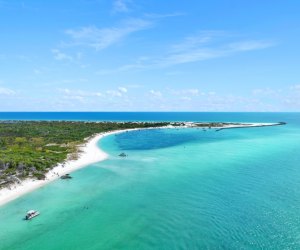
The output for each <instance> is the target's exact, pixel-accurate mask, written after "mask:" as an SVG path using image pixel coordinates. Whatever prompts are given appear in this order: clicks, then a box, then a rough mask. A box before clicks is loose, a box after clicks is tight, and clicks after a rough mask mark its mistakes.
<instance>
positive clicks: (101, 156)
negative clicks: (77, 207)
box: [0, 129, 134, 206]
mask: <svg viewBox="0 0 300 250" xmlns="http://www.w3.org/2000/svg"><path fill="white" fill-rule="evenodd" d="M129 130H132V129H127V130H116V131H111V132H105V133H100V134H96V135H95V136H93V137H92V138H90V139H89V140H88V141H87V142H86V143H85V144H83V145H80V146H79V149H80V153H79V158H78V159H77V160H66V161H65V162H64V163H59V164H57V166H56V167H54V168H53V169H51V170H50V171H49V172H48V173H47V174H46V179H45V180H35V179H26V180H24V181H22V182H21V183H20V184H15V186H14V187H13V188H11V189H9V188H3V189H0V206H3V205H5V204H6V203H8V202H10V201H13V200H15V199H17V198H19V197H21V196H23V195H25V194H27V193H30V192H32V191H34V190H36V189H38V188H40V187H42V186H45V185H47V184H48V183H50V182H52V181H54V180H57V179H59V178H60V177H61V176H62V175H65V174H69V173H71V172H74V171H76V170H78V169H81V168H83V167H86V166H87V165H90V164H92V163H96V162H100V161H104V160H106V159H107V158H108V154H106V153H105V152H104V151H103V150H102V149H101V148H99V147H98V146H97V143H98V141H99V140H101V139H102V138H103V137H105V136H109V135H112V134H117V133H122V132H126V131H129ZM133 130H134V129H133Z"/></svg>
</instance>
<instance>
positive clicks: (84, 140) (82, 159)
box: [0, 121, 285, 205]
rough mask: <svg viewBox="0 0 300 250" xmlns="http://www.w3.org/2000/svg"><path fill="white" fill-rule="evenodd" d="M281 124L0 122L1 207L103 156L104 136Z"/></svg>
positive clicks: (104, 155)
mask: <svg viewBox="0 0 300 250" xmlns="http://www.w3.org/2000/svg"><path fill="white" fill-rule="evenodd" d="M283 124H285V123H283V122H280V123H224V122H80V121H1V122H0V205H2V204H4V203H6V202H8V201H10V200H13V199H15V198H17V197H19V196H21V195H23V194H24V193H27V192H30V191H32V190H34V189H36V188H38V187H40V186H43V185H45V184H46V183H49V182H50V181H53V180H55V179H57V178H59V177H60V176H62V175H64V174H68V173H70V172H72V171H74V170H77V169H79V168H81V167H84V166H86V165H89V164H91V163H94V162H99V161H101V160H104V159H106V158H107V154H106V153H105V152H103V151H102V150H101V149H99V147H97V142H98V141H99V140H100V139H101V138H102V137H103V136H105V135H109V134H113V133H120V132H124V131H126V130H136V129H154V128H190V127H196V128H204V129H205V128H207V129H215V131H219V130H221V129H229V128H245V127H261V126H275V125H283Z"/></svg>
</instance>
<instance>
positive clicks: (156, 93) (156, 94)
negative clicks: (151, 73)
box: [150, 89, 162, 97]
mask: <svg viewBox="0 0 300 250" xmlns="http://www.w3.org/2000/svg"><path fill="white" fill-rule="evenodd" d="M150 94H151V95H152V96H154V97H162V93H161V92H160V91H155V90H153V89H151V90H150Z"/></svg>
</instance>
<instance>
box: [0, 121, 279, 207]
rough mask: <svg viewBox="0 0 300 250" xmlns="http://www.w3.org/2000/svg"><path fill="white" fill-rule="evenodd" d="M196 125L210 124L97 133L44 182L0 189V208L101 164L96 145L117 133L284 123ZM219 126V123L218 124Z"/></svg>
mask: <svg viewBox="0 0 300 250" xmlns="http://www.w3.org/2000/svg"><path fill="white" fill-rule="evenodd" d="M197 124H198V125H199V124H200V125H201V124H211V123H184V125H182V126H179V127H178V126H172V125H168V126H166V127H154V128H134V129H124V130H116V131H110V132H104V133H99V134H96V135H95V136H93V137H92V138H90V139H89V140H88V141H87V142H86V143H85V144H84V145H81V146H79V148H80V150H81V153H80V155H79V158H78V159H77V160H67V161H66V162H64V163H59V164H58V165H57V166H56V167H54V168H53V169H51V170H50V171H49V172H48V173H47V174H46V179H45V180H36V179H26V180H23V181H22V182H21V183H20V184H14V187H12V188H3V189H0V206H3V205H4V204H6V203H8V202H10V201H13V200H15V199H17V198H19V197H21V196H23V195H25V194H27V193H30V192H32V191H34V190H36V189H38V188H40V187H42V186H45V185H47V184H48V183H50V182H52V181H54V180H57V179H58V178H60V177H61V176H62V175H65V174H69V173H71V172H74V171H76V170H78V169H80V168H83V167H86V166H88V165H90V164H92V163H96V162H101V161H104V160H106V159H107V158H108V154H107V153H105V152H104V151H103V150H102V149H101V148H99V147H98V146H97V143H98V142H99V140H101V139H102V138H104V137H106V136H109V135H112V134H118V133H124V132H127V131H134V130H145V129H158V128H203V129H209V128H211V129H216V130H222V129H233V128H251V127H266V126H278V125H284V124H285V123H222V124H223V125H222V126H214V127H209V126H197ZM220 124H221V123H220Z"/></svg>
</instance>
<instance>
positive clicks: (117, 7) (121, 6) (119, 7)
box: [113, 0, 131, 12]
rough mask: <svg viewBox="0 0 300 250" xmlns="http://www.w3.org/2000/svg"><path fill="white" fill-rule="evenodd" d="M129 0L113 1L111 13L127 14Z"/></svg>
mask: <svg viewBox="0 0 300 250" xmlns="http://www.w3.org/2000/svg"><path fill="white" fill-rule="evenodd" d="M130 2H131V1H129V0H115V1H114V2H113V11H114V12H129V11H130V10H129V7H128V5H129V3H130Z"/></svg>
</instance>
